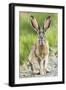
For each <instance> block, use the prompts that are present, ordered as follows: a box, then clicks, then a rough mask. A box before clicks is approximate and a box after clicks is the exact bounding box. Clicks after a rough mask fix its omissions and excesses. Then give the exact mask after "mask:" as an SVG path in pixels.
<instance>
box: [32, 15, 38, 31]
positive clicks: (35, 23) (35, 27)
mask: <svg viewBox="0 0 66 90" xmlns="http://www.w3.org/2000/svg"><path fill="white" fill-rule="evenodd" d="M31 24H32V26H33V28H34V29H35V31H36V32H38V30H39V25H38V22H37V20H36V18H35V17H34V16H31Z"/></svg>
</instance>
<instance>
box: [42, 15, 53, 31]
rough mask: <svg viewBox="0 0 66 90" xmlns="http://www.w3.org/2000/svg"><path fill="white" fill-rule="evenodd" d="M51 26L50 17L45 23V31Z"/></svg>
mask: <svg viewBox="0 0 66 90" xmlns="http://www.w3.org/2000/svg"><path fill="white" fill-rule="evenodd" d="M50 24H51V16H48V17H47V18H46V19H45V21H44V26H43V27H44V29H45V30H47V29H48V28H49V27H50Z"/></svg>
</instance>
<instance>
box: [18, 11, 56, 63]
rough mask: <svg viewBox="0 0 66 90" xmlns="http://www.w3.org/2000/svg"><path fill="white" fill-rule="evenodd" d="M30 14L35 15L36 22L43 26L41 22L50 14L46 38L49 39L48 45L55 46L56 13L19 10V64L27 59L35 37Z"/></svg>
mask: <svg viewBox="0 0 66 90" xmlns="http://www.w3.org/2000/svg"><path fill="white" fill-rule="evenodd" d="M30 15H33V16H35V17H36V19H37V21H38V23H39V24H40V25H41V26H43V22H44V20H45V18H46V17H47V16H49V15H50V16H51V18H52V22H51V26H50V28H49V29H48V30H47V32H46V38H47V40H48V41H49V46H50V47H52V48H54V47H56V46H57V38H58V33H57V32H58V29H57V25H58V21H57V20H58V15H57V14H56V13H54V14H53V13H30V12H26V13H25V12H20V13H19V55H20V64H23V63H24V62H26V61H27V58H28V55H29V52H30V50H31V47H32V45H33V43H34V42H35V41H36V39H37V34H36V32H35V31H34V30H33V28H32V26H31V23H30Z"/></svg>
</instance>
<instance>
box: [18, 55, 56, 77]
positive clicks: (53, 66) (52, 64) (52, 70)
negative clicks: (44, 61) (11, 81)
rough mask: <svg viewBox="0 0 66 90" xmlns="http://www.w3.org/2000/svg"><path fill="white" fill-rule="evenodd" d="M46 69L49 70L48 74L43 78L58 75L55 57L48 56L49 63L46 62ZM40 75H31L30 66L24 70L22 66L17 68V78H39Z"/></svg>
mask: <svg viewBox="0 0 66 90" xmlns="http://www.w3.org/2000/svg"><path fill="white" fill-rule="evenodd" d="M48 68H49V69H50V72H48V73H47V74H46V75H44V76H45V77H50V76H57V74H58V57H57V56H55V55H52V56H49V62H48ZM39 76H41V75H40V74H38V75H37V74H33V73H32V70H31V66H29V67H28V68H24V66H23V65H21V66H20V67H19V77H20V78H25V77H39Z"/></svg>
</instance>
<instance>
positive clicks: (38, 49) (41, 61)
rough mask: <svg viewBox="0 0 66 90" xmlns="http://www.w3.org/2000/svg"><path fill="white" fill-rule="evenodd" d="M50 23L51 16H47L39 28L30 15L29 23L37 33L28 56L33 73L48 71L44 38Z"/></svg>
mask: <svg viewBox="0 0 66 90" xmlns="http://www.w3.org/2000/svg"><path fill="white" fill-rule="evenodd" d="M50 23H51V16H48V17H47V18H46V19H45V21H44V24H43V28H41V27H40V26H39V25H38V22H37V20H36V18H35V17H34V16H31V24H32V26H33V28H34V30H35V31H36V32H37V34H38V40H37V41H36V43H35V44H34V45H33V46H32V49H31V51H30V54H29V58H28V59H29V62H30V63H31V65H32V70H33V73H40V74H41V75H44V74H46V72H47V71H48V68H47V65H48V55H49V44H48V41H47V40H46V39H45V32H46V30H47V29H48V28H49V27H50Z"/></svg>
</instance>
